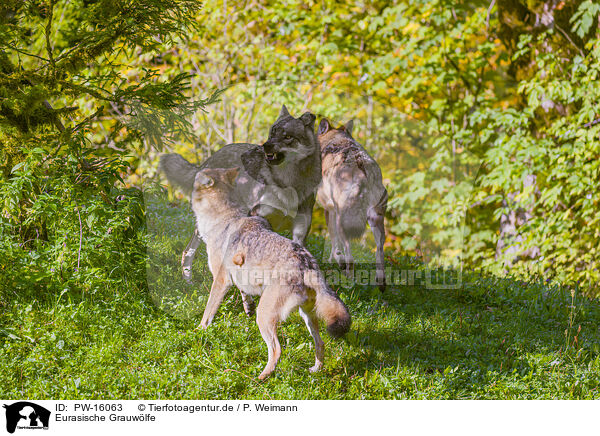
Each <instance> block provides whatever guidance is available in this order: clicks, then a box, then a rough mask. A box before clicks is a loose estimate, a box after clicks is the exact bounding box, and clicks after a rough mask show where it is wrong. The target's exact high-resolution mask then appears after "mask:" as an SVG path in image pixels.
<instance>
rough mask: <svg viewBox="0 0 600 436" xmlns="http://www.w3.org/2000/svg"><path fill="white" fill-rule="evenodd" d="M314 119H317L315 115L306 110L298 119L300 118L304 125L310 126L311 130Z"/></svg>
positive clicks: (313, 125) (313, 126)
mask: <svg viewBox="0 0 600 436" xmlns="http://www.w3.org/2000/svg"><path fill="white" fill-rule="evenodd" d="M316 119H317V117H315V116H314V115H313V114H311V113H310V112H306V113H304V114H302V116H301V117H300V120H302V122H303V123H304V125H305V126H306V127H310V130H312V131H314V130H315V120H316Z"/></svg>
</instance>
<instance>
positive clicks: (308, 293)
mask: <svg viewBox="0 0 600 436" xmlns="http://www.w3.org/2000/svg"><path fill="white" fill-rule="evenodd" d="M237 176H238V170H237V168H234V169H226V170H224V169H204V170H201V171H199V172H198V173H196V175H195V182H194V190H193V192H192V210H193V211H194V215H195V217H196V228H197V230H198V233H199V234H200V236H201V237H202V239H203V240H204V242H205V243H206V249H207V251H208V267H209V268H210V271H211V273H212V275H213V284H212V287H211V290H210V296H209V298H208V302H207V303H206V309H205V310H204V315H203V316H202V322H201V323H200V326H201V327H202V328H207V327H208V326H209V325H210V323H211V322H212V320H213V317H214V316H215V314H216V313H217V310H218V309H219V306H220V305H221V302H222V301H223V297H224V296H225V294H226V293H227V291H228V290H229V288H230V287H231V286H232V285H233V284H235V285H236V286H237V287H238V289H240V291H242V292H243V293H244V294H246V295H260V296H261V298H260V303H259V304H258V308H257V310H256V322H257V324H258V328H259V330H260V334H261V335H262V337H263V339H264V341H265V342H266V344H267V349H268V352H269V360H268V362H267V365H266V366H265V368H264V370H263V372H262V373H261V374H260V377H259V378H260V379H264V378H265V377H267V376H268V375H269V374H271V373H272V372H273V371H274V370H275V366H276V365H277V361H278V360H279V356H280V355H281V346H280V344H279V340H278V339H277V324H278V323H279V322H281V321H283V320H285V318H286V317H287V316H288V314H289V313H290V312H291V311H292V310H295V309H299V311H300V315H301V316H302V318H303V319H304V322H305V323H306V326H307V327H308V330H309V332H310V334H311V336H312V337H313V340H314V343H315V365H314V366H313V367H312V368H311V369H310V370H311V372H314V371H318V370H319V369H321V367H322V365H323V354H324V344H323V340H322V339H321V337H320V336H319V323H318V318H320V319H323V320H324V321H325V322H326V323H327V331H328V332H329V334H331V335H332V336H335V337H339V336H342V335H344V334H345V333H346V332H347V331H348V330H349V329H350V323H351V319H350V314H349V313H348V309H347V308H346V306H345V305H344V303H343V302H342V301H341V300H340V299H339V298H338V296H337V295H336V294H335V292H333V291H332V290H331V289H330V288H329V286H327V283H326V282H325V278H324V277H323V274H322V273H321V271H320V270H319V266H318V265H317V262H316V261H315V259H314V258H313V257H312V255H311V254H310V253H309V252H308V250H306V249H305V248H304V247H302V246H301V245H300V244H298V243H296V242H292V241H290V240H289V239H287V238H284V237H283V236H280V235H278V234H277V233H275V232H273V231H271V229H270V226H269V224H268V223H267V221H266V220H265V219H264V218H262V217H258V216H252V217H249V216H247V215H246V214H245V213H243V212H242V211H240V209H239V207H238V206H237V204H236V201H235V199H232V197H231V193H232V192H233V191H235V189H236V188H235V187H234V186H235V185H236V177H237Z"/></svg>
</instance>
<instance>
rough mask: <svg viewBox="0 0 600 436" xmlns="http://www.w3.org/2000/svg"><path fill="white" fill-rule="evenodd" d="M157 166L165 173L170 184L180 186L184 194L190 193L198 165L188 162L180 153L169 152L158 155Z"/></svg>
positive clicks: (198, 168)
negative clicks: (158, 161)
mask: <svg viewBox="0 0 600 436" xmlns="http://www.w3.org/2000/svg"><path fill="white" fill-rule="evenodd" d="M159 168H160V170H161V171H162V172H163V173H165V175H166V176H167V179H168V180H169V183H170V184H172V185H175V186H177V187H179V188H181V190H182V191H183V192H184V193H185V194H186V195H191V193H192V189H193V188H194V178H195V177H196V173H197V172H198V171H200V167H198V166H196V165H194V164H192V163H190V162H188V161H187V160H185V159H184V158H183V156H181V155H180V154H177V153H171V154H163V155H162V156H161V157H160V164H159Z"/></svg>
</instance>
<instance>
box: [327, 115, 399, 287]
mask: <svg viewBox="0 0 600 436" xmlns="http://www.w3.org/2000/svg"><path fill="white" fill-rule="evenodd" d="M353 124H354V123H353V121H349V122H348V123H346V124H345V125H343V126H341V127H338V128H337V129H335V128H332V127H331V124H330V123H329V121H328V120H327V119H326V118H323V119H322V120H321V122H320V123H319V128H318V130H317V135H318V139H319V143H320V146H321V165H322V182H321V184H320V186H319V188H318V191H317V201H318V202H319V204H321V206H323V208H324V209H325V220H326V222H327V228H328V231H329V236H330V238H331V255H330V258H329V260H330V261H332V259H335V261H336V262H337V263H338V264H339V265H340V266H341V267H342V268H345V269H346V272H347V273H350V272H351V270H352V269H353V265H354V259H353V257H352V252H351V251H350V240H351V239H353V238H358V237H360V236H361V235H362V234H363V232H364V231H365V227H366V223H367V221H368V222H369V226H370V227H371V230H372V231H373V236H374V237H375V243H376V245H377V252H376V254H375V261H376V279H377V284H378V286H379V288H380V289H381V291H384V290H385V287H386V282H385V272H384V270H385V265H384V253H383V244H384V243H385V227H384V219H385V211H386V208H387V200H388V193H387V190H386V189H385V187H384V186H383V181H382V176H381V169H380V168H379V165H377V162H375V160H374V159H373V158H372V157H371V156H369V154H368V153H367V152H366V151H365V149H364V148H363V147H362V146H361V145H360V144H359V143H358V142H357V141H356V140H355V139H354V138H353V137H352V127H353Z"/></svg>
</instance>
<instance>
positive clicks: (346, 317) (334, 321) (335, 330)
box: [305, 271, 352, 338]
mask: <svg viewBox="0 0 600 436" xmlns="http://www.w3.org/2000/svg"><path fill="white" fill-rule="evenodd" d="M310 277H311V279H310V285H309V286H310V287H311V288H312V289H315V291H316V294H317V298H316V300H317V301H316V303H315V311H316V312H317V316H318V317H319V318H320V319H322V320H323V321H325V323H326V324H327V333H329V334H330V335H331V336H333V337H334V338H340V337H342V336H344V335H345V334H346V333H348V331H349V330H350V325H351V324H352V318H351V317H350V312H348V308H347V307H346V305H345V304H344V302H343V301H342V300H340V298H339V297H338V296H337V295H336V293H335V292H333V291H332V290H331V288H330V287H329V286H328V285H327V283H326V282H325V278H324V277H323V275H322V274H321V273H320V272H317V271H310ZM305 281H306V280H305Z"/></svg>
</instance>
